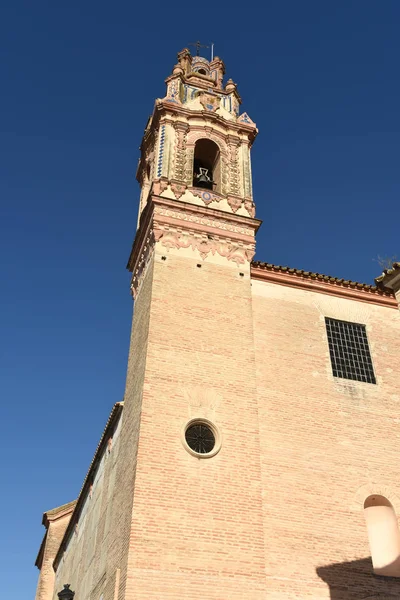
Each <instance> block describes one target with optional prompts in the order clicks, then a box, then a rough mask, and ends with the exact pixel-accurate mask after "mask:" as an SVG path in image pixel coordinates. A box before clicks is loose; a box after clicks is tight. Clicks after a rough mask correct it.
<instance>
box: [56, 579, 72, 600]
mask: <svg viewBox="0 0 400 600" xmlns="http://www.w3.org/2000/svg"><path fill="white" fill-rule="evenodd" d="M70 585H71V584H70V583H64V589H63V590H62V591H61V592H58V594H57V596H58V597H59V598H60V600H74V596H75V592H73V591H72V590H70V589H69V586H70Z"/></svg>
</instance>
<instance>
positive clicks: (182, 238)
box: [127, 194, 261, 297]
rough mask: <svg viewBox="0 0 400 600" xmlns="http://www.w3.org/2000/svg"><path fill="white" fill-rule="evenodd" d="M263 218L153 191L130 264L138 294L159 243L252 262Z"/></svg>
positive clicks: (134, 286)
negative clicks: (227, 211) (242, 214)
mask: <svg viewBox="0 0 400 600" xmlns="http://www.w3.org/2000/svg"><path fill="white" fill-rule="evenodd" d="M260 225H261V221H259V220H258V219H253V218H250V217H242V216H240V215H235V214H231V213H226V212H222V211H219V210H215V209H211V208H209V207H208V208H207V207H201V206H197V205H194V204H187V203H185V202H181V201H176V200H171V199H169V198H162V197H160V196H156V195H154V194H153V195H152V196H151V198H150V199H149V202H148V203H147V205H146V208H145V210H144V211H143V213H142V217H141V220H140V227H139V230H138V232H137V235H136V239H135V241H134V244H133V247H132V252H131V255H130V257H129V260H128V264H127V268H128V269H129V271H131V272H132V283H131V288H132V294H133V296H134V297H136V295H137V293H138V291H139V289H140V285H141V281H142V279H143V276H144V273H145V271H146V266H147V264H148V262H149V259H150V257H151V255H152V252H153V248H154V245H155V243H157V242H159V243H160V244H161V245H162V246H163V247H164V248H166V249H167V250H168V249H171V248H175V249H180V248H192V249H193V250H197V251H198V252H199V253H200V256H201V258H202V259H205V258H207V257H208V256H209V255H212V256H214V255H216V254H218V255H219V256H220V257H223V258H226V259H227V260H228V261H232V262H234V263H236V264H237V265H241V264H244V263H250V262H251V260H252V258H253V256H254V252H255V234H256V232H257V230H258V228H259V227H260Z"/></svg>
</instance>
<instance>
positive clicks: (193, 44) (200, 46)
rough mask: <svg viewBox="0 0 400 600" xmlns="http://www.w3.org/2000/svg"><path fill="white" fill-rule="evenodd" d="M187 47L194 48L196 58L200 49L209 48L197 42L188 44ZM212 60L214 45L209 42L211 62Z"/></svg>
mask: <svg viewBox="0 0 400 600" xmlns="http://www.w3.org/2000/svg"><path fill="white" fill-rule="evenodd" d="M189 46H194V47H195V48H196V56H200V48H209V47H210V46H206V45H204V44H201V43H200V42H199V41H197V42H192V43H190V44H189ZM213 59H214V43H213V42H211V60H213Z"/></svg>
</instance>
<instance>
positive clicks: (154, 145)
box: [120, 49, 264, 600]
mask: <svg viewBox="0 0 400 600" xmlns="http://www.w3.org/2000/svg"><path fill="white" fill-rule="evenodd" d="M224 73H225V66H224V63H223V62H222V60H221V59H220V58H217V57H216V58H214V60H212V61H211V62H210V61H208V60H206V59H205V58H203V57H200V56H191V54H190V52H189V51H188V50H187V49H184V50H182V52H180V53H179V54H178V63H177V64H176V65H175V67H174V68H173V71H172V74H171V75H170V76H169V77H168V78H167V80H166V84H167V90H166V95H165V97H164V98H162V99H158V100H156V103H155V107H154V111H153V114H152V116H151V117H150V119H149V121H148V123H147V126H146V129H145V132H144V137H143V141H142V144H141V157H140V161H139V166H138V170H137V179H138V181H139V183H140V186H141V196H140V204H139V218H138V227H137V232H136V237H135V240H134V244H133V248H132V252H131V255H130V258H129V262H128V268H129V270H130V271H131V272H132V281H131V289H132V294H133V298H134V300H135V302H134V305H135V306H134V319H133V326H132V337H131V348H130V356H129V364H128V374H127V385H126V393H125V401H124V418H123V430H122V432H121V443H122V444H123V448H124V450H123V452H124V454H125V457H126V458H125V467H126V474H127V473H129V476H128V475H127V476H126V477H125V478H121V480H120V485H121V486H123V488H124V491H123V492H122V493H123V494H125V493H126V494H127V497H128V495H130V496H131V497H132V498H133V506H132V513H131V523H130V531H131V535H130V550H129V558H128V563H127V565H128V566H127V569H128V570H127V573H130V576H129V577H128V578H127V580H126V585H127V586H128V587H129V586H131V587H132V594H133V595H132V596H129V595H128V593H127V592H126V594H127V595H126V596H124V597H126V598H128V597H132V598H146V600H150V599H154V600H155V599H157V600H159V598H161V597H168V598H176V599H178V598H179V599H182V598H189V597H200V596H201V597H207V598H215V599H217V598H222V597H223V598H230V599H232V600H234V599H239V598H240V599H241V600H243V598H252V599H253V600H256V599H257V598H262V597H263V595H262V594H263V592H262V590H263V585H264V566H263V565H264V554H263V552H264V550H263V529H262V502H261V483H260V481H261V480H260V460H259V438H258V435H259V434H258V431H259V430H258V412H257V399H256V379H255V377H256V373H255V357H254V344H253V322H252V309H251V283H250V262H251V260H252V258H253V255H254V251H255V233H256V231H257V229H258V227H259V225H260V222H259V221H258V220H256V219H255V206H254V202H253V194H252V182H251V167H250V148H251V146H252V143H253V141H254V139H255V137H256V135H257V128H256V125H255V123H254V122H253V121H252V120H251V119H250V117H249V116H248V115H247V114H246V113H245V112H240V106H241V98H240V96H239V93H238V90H237V86H236V84H235V83H234V82H233V81H232V79H228V81H227V82H226V83H225V84H224ZM133 474H134V475H133ZM127 482H130V484H129V483H127ZM138 589H140V590H142V592H143V595H140V593H139V592H138ZM134 590H135V591H134ZM167 592H168V593H167ZM135 593H136V594H137V595H135Z"/></svg>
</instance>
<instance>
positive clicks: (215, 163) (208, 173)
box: [193, 138, 221, 192]
mask: <svg viewBox="0 0 400 600" xmlns="http://www.w3.org/2000/svg"><path fill="white" fill-rule="evenodd" d="M193 185H194V186H195V187H200V188H204V189H206V190H215V191H217V192H219V191H220V190H221V155H220V151H219V148H218V146H217V144H216V143H215V142H213V141H212V140H208V139H204V138H202V139H200V140H197V142H196V145H195V148H194V161H193Z"/></svg>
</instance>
